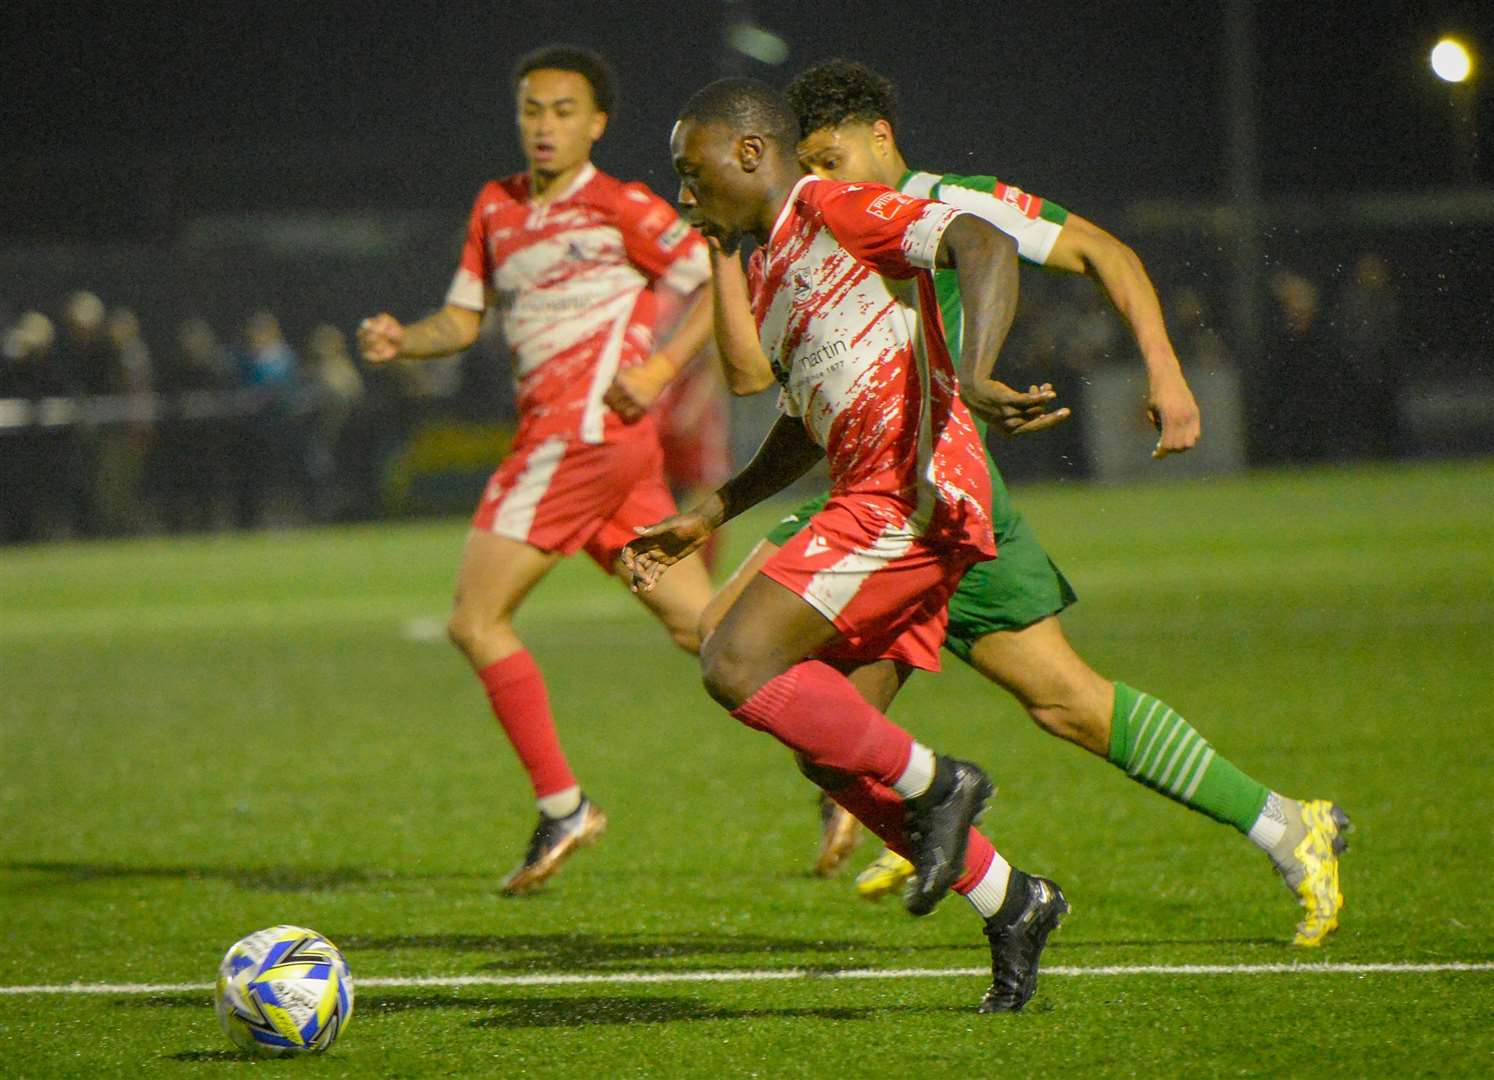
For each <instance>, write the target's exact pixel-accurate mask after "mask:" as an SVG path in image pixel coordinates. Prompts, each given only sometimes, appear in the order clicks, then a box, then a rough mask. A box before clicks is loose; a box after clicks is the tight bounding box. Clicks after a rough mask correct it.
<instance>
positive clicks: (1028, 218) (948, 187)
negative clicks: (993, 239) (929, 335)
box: [897, 170, 1069, 558]
mask: <svg viewBox="0 0 1494 1080" xmlns="http://www.w3.org/2000/svg"><path fill="white" fill-rule="evenodd" d="M897 189H898V190H899V191H901V192H902V193H903V194H905V195H915V196H917V197H919V198H923V199H938V200H939V201H940V202H944V203H948V204H949V205H950V206H957V207H959V208H960V209H961V210H966V211H969V212H970V213H972V214H974V215H975V216H976V217H978V218H981V219H982V220H984V221H988V222H990V223H991V224H992V225H994V226H996V228H998V229H1000V230H1001V231H1002V232H1004V233H1006V235H1008V236H1010V237H1011V238H1012V239H1013V240H1015V241H1016V242H1017V255H1018V257H1020V258H1022V259H1025V260H1026V261H1028V262H1030V263H1036V264H1038V265H1039V266H1041V265H1042V264H1043V263H1045V262H1047V261H1048V255H1049V253H1050V252H1052V250H1053V245H1054V244H1055V243H1057V242H1058V234H1059V233H1060V232H1062V231H1063V223H1064V222H1065V221H1067V220H1068V218H1069V212H1068V211H1067V210H1065V209H1064V208H1063V207H1061V206H1059V205H1058V204H1057V203H1053V202H1049V201H1048V200H1047V199H1040V198H1038V197H1037V196H1036V195H1029V194H1028V193H1027V192H1025V191H1022V190H1020V189H1019V188H1014V187H1012V186H1011V185H1010V184H1003V183H1002V182H1001V181H1000V180H997V179H996V178H995V177H994V176H956V175H955V174H954V173H945V174H944V175H943V176H939V175H938V174H936V173H926V172H914V171H912V170H909V171H908V172H906V173H904V174H903V178H902V179H901V180H899V181H898V184H897ZM934 294H935V295H936V296H937V297H938V298H939V314H940V315H941V316H942V317H943V319H944V340H945V341H946V342H947V343H948V345H949V355H950V359H952V360H954V362H955V363H956V364H958V363H959V362H960V342H961V341H962V340H963V339H964V334H965V309H964V306H963V305H962V304H961V303H960V278H959V274H958V272H957V271H954V270H935V271H934ZM973 419H975V426H976V427H977V428H978V429H979V431H980V433H981V438H982V440H984V439H985V434H986V425H985V424H984V423H982V422H981V421H980V420H979V419H978V418H973ZM986 464H987V465H988V466H989V468H990V470H991V511H992V518H993V520H994V521H995V524H996V535H997V543H998V544H999V543H1001V542H1002V540H1001V537H1003V536H1005V535H1007V533H1009V532H1010V531H1011V530H1012V529H1014V528H1015V527H1016V525H1017V522H1018V515H1017V512H1016V510H1015V508H1014V507H1013V506H1012V501H1011V497H1010V496H1009V495H1007V492H1006V482H1005V481H1004V480H1003V479H1002V478H1001V472H1000V470H999V469H997V468H996V461H995V459H993V458H992V457H991V451H990V447H989V445H988V446H987V448H986ZM1044 558H1046V556H1044Z"/></svg>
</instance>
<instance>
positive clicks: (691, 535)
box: [622, 514, 714, 593]
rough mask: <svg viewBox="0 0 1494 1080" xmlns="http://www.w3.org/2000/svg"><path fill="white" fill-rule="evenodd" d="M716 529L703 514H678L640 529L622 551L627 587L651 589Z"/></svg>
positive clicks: (646, 590)
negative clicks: (669, 569) (666, 571)
mask: <svg viewBox="0 0 1494 1080" xmlns="http://www.w3.org/2000/svg"><path fill="white" fill-rule="evenodd" d="M713 531H714V529H713V528H712V526H711V523H710V521H709V520H708V519H707V518H706V517H705V516H704V515H703V514H676V515H674V517H668V518H665V519H664V520H663V521H661V522H659V523H658V524H657V525H650V526H649V527H648V528H646V529H639V530H638V537H637V539H635V540H631V541H629V542H628V546H627V547H625V548H623V551H622V564H623V569H624V570H625V571H627V575H628V588H630V589H632V590H633V591H634V592H635V593H636V592H648V591H649V590H650V589H652V588H653V587H654V586H655V585H656V584H658V581H659V575H661V574H663V573H664V571H665V570H667V569H668V568H669V567H671V566H673V565H674V564H675V563H677V562H679V561H680V560H681V559H683V558H685V557H686V556H687V555H690V554H692V553H693V552H695V551H696V550H698V549H699V548H700V547H701V545H703V544H704V543H705V542H706V541H707V540H708V539H710V536H711V533H712V532H713Z"/></svg>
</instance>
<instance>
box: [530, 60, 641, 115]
mask: <svg viewBox="0 0 1494 1080" xmlns="http://www.w3.org/2000/svg"><path fill="white" fill-rule="evenodd" d="M541 69H548V70H550V71H573V72H575V73H576V74H577V75H580V76H581V77H582V78H583V79H585V80H586V81H587V82H588V83H590V84H591V97H592V100H593V101H595V102H596V103H597V109H598V111H600V112H604V113H607V114H608V115H609V116H610V115H611V113H612V110H613V107H614V106H615V105H616V104H617V91H616V90H615V89H614V87H615V86H616V85H617V78H616V76H614V75H613V73H612V65H611V64H609V63H607V61H606V60H604V59H603V58H602V55H601V54H600V53H597V52H593V51H592V50H591V49H583V48H582V47H581V46H579V45H545V46H543V47H541V48H538V49H535V50H534V51H532V52H527V53H525V54H524V55H523V56H521V57H519V62H518V63H517V64H515V65H514V71H513V87H514V90H516V91H517V90H518V89H519V83H520V82H522V81H523V79H524V76H526V75H528V74H529V73H530V72H531V71H539V70H541Z"/></svg>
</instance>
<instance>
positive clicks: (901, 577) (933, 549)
mask: <svg viewBox="0 0 1494 1080" xmlns="http://www.w3.org/2000/svg"><path fill="white" fill-rule="evenodd" d="M885 503H886V500H876V499H866V498H860V499H858V498H857V497H855V496H836V497H833V498H831V500H830V501H829V502H828V503H826V504H825V508H824V509H823V510H821V511H820V512H819V513H817V514H815V515H814V516H813V517H812V518H810V519H809V524H808V525H807V526H805V527H804V528H803V529H800V530H799V531H798V532H797V533H795V534H794V536H793V537H792V538H791V539H790V540H789V541H788V542H787V543H785V544H784V546H783V547H781V548H779V549H778V551H777V552H775V553H774V555H773V557H772V558H771V559H769V560H768V562H767V563H766V565H764V566H763V568H762V573H763V574H765V575H767V576H768V577H769V578H771V579H772V580H774V581H776V582H778V584H780V585H782V586H784V587H785V588H787V589H790V590H792V591H793V592H794V593H795V594H797V595H798V596H799V597H800V598H801V599H803V600H804V601H805V602H806V603H808V604H809V605H810V606H811V607H813V608H814V609H815V610H816V611H818V612H819V613H820V614H821V615H823V616H825V618H827V619H829V620H830V621H831V622H833V623H834V624H835V626H836V629H838V630H839V631H840V632H841V634H842V635H843V637H842V639H841V640H840V641H838V642H836V643H835V644H833V645H831V646H829V647H827V648H825V649H822V650H821V651H820V653H819V654H818V655H819V656H820V658H821V659H825V660H851V661H860V662H862V663H870V662H871V661H873V660H887V659H890V660H900V661H903V662H904V663H908V664H911V665H913V666H914V667H917V668H922V669H923V670H925V671H938V670H939V647H940V646H941V645H942V644H943V643H944V632H945V628H946V626H947V624H948V611H947V609H948V607H949V598H950V596H951V594H953V592H954V591H955V588H956V587H957V586H958V585H959V583H960V578H962V577H964V576H965V571H966V570H967V569H969V568H970V566H971V565H972V564H973V563H976V562H979V561H981V559H983V558H984V555H983V554H981V553H980V552H978V551H976V550H974V549H972V548H969V547H966V546H964V545H960V544H931V543H929V542H927V541H926V540H925V539H923V538H920V537H918V536H915V535H914V534H912V533H911V532H909V531H908V529H907V522H906V520H901V519H900V518H899V517H898V516H897V515H890V514H889V513H888V507H887V506H886V505H885Z"/></svg>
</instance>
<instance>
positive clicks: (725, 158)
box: [669, 120, 755, 251]
mask: <svg viewBox="0 0 1494 1080" xmlns="http://www.w3.org/2000/svg"><path fill="white" fill-rule="evenodd" d="M738 142H739V140H737V139H736V138H734V137H733V135H732V133H731V132H730V131H728V130H727V129H726V128H725V127H724V126H723V125H720V124H698V123H696V122H695V121H693V120H681V121H680V122H679V123H677V124H675V125H674V131H672V132H671V133H670V135H669V153H670V156H671V157H672V158H673V159H674V171H675V172H676V173H677V174H678V175H679V178H680V193H679V204H680V209H681V212H682V214H683V216H684V218H685V220H686V221H688V222H689V223H690V224H691V225H693V226H695V227H696V228H697V229H699V230H700V231H701V233H702V234H704V235H705V236H709V237H714V238H715V239H716V240H718V241H719V242H720V243H721V246H722V247H724V248H725V249H726V250H728V251H734V250H736V246H737V244H738V242H739V241H740V240H741V236H742V233H743V232H745V231H747V230H748V229H749V228H751V226H752V223H753V219H754V214H753V210H754V207H755V199H754V194H755V186H754V185H753V184H752V183H751V177H750V176H749V174H748V173H746V172H745V171H744V170H743V168H742V163H741V161H740V159H739V156H738V153H737V150H738V146H737V144H738Z"/></svg>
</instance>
